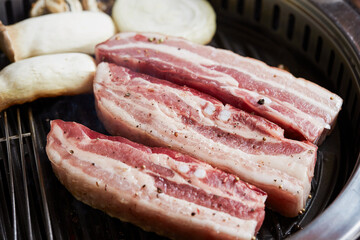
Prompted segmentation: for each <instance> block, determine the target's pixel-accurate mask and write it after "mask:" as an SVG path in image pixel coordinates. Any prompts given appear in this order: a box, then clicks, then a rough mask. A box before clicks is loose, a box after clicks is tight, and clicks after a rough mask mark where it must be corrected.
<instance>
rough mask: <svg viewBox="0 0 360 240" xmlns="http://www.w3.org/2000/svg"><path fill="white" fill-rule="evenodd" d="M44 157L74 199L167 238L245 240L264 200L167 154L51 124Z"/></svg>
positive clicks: (217, 172) (193, 163) (248, 189)
mask: <svg viewBox="0 0 360 240" xmlns="http://www.w3.org/2000/svg"><path fill="white" fill-rule="evenodd" d="M46 151H47V154H48V157H49V159H50V160H51V163H52V166H53V169H54V172H55V173H56V175H57V176H58V178H59V180H60V181H61V182H62V183H63V184H64V185H65V187H66V188H68V190H69V191H70V192H71V193H72V194H73V195H74V196H75V197H76V198H77V199H79V200H81V201H83V202H85V203H87V204H89V205H91V206H93V207H95V208H98V209H101V210H103V211H105V212H107V213H108V214H110V215H111V216H114V217H118V218H120V219H121V220H123V221H129V222H132V223H134V224H137V225H139V226H140V227H142V228H143V229H145V230H147V231H154V232H157V233H158V234H161V235H165V236H168V237H170V238H173V239H184V238H186V237H188V238H191V239H251V238H252V237H253V236H254V235H255V234H256V232H257V231H258V229H259V228H260V226H261V224H262V222H263V219H264V216H265V211H264V208H265V205H264V202H265V199H266V193H264V192H263V191H262V190H260V189H258V188H256V187H254V186H251V185H249V184H247V183H244V182H242V181H240V180H239V179H238V178H237V177H236V176H234V175H232V174H228V173H225V172H223V171H221V170H219V169H215V168H213V167H211V166H210V165H208V164H206V163H203V162H200V161H198V160H196V159H194V158H192V157H190V156H186V155H183V154H180V153H178V152H175V151H173V150H169V149H166V148H149V147H146V146H143V145H140V144H137V143H134V142H131V141H129V140H127V139H124V138H122V137H111V136H105V135H102V134H99V133H97V132H94V131H91V130H90V129H88V128H86V127H85V126H83V125H81V124H78V123H74V122H64V121H61V120H54V121H52V122H51V131H50V133H49V134H48V139H47V146H46Z"/></svg>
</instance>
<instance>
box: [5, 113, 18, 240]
mask: <svg viewBox="0 0 360 240" xmlns="http://www.w3.org/2000/svg"><path fill="white" fill-rule="evenodd" d="M4 124H5V138H6V150H7V157H8V159H7V160H8V171H9V178H10V183H9V184H10V186H9V189H10V199H11V213H12V227H13V232H12V234H13V238H12V239H18V236H17V218H16V199H15V188H14V168H13V159H12V155H11V148H10V138H9V124H8V117H7V112H6V111H5V112H4Z"/></svg>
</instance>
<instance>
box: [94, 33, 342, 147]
mask: <svg viewBox="0 0 360 240" xmlns="http://www.w3.org/2000/svg"><path fill="white" fill-rule="evenodd" d="M96 58H97V61H98V62H99V61H109V62H114V63H116V64H118V65H122V66H125V67H128V68H130V69H132V70H136V71H140V72H142V73H146V74H150V75H153V76H155V77H159V78H161V79H166V80H169V81H172V82H175V83H177V84H180V85H187V86H189V87H192V88H195V89H198V90H199V91H202V92H205V93H207V94H210V95H212V96H214V97H216V98H217V99H220V100H221V101H223V102H225V103H229V104H231V105H233V106H235V107H238V108H240V109H243V110H245V111H248V112H254V113H256V114H257V115H260V116H263V117H265V118H267V119H269V120H270V121H272V122H274V123H276V124H278V125H280V126H281V127H282V128H284V129H285V133H286V134H287V136H288V137H291V138H295V139H300V140H303V139H305V140H308V141H311V142H313V143H318V144H320V143H321V142H322V141H323V140H324V138H325V136H326V135H327V134H328V133H329V132H330V131H329V130H330V129H331V127H332V125H333V124H334V123H335V120H336V117H337V115H338V113H339V111H340V109H341V105H342V99H341V98H340V97H339V96H337V95H336V94H333V93H331V92H329V91H328V90H326V89H324V88H322V87H320V86H318V85H316V84H314V83H312V82H310V81H307V80H305V79H303V78H295V77H294V76H293V75H291V74H290V73H288V72H286V71H283V70H281V69H277V68H274V67H270V66H268V65H266V64H265V63H263V62H260V61H258V60H255V59H251V58H246V57H242V56H240V55H237V54H234V53H232V52H230V51H227V50H221V49H216V48H213V47H210V46H202V45H197V44H194V43H191V42H189V41H186V40H183V39H180V38H173V37H165V36H162V35H159V34H152V33H151V34H136V33H120V34H118V35H115V36H114V37H112V38H111V39H109V40H108V41H106V42H104V43H102V44H99V45H98V46H97V47H96Z"/></svg>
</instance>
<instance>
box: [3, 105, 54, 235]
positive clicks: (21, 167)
mask: <svg viewBox="0 0 360 240" xmlns="http://www.w3.org/2000/svg"><path fill="white" fill-rule="evenodd" d="M9 115H10V116H9ZM11 115H16V117H15V119H16V120H15V121H14V116H11ZM1 119H2V124H1V125H2V126H3V127H4V128H3V129H2V130H3V132H4V134H5V137H2V138H0V143H1V144H2V145H1V148H2V149H1V150H2V151H1V154H0V160H1V162H0V163H1V164H2V165H0V168H1V176H0V177H1V180H2V181H1V182H2V186H1V189H0V191H1V192H3V193H4V194H2V196H3V197H2V198H0V206H1V210H0V211H1V213H2V214H1V216H2V217H3V219H2V221H1V223H2V224H1V236H2V238H1V239H39V238H38V237H39V236H37V234H35V232H37V233H40V232H41V231H40V228H39V225H37V223H38V221H34V220H35V219H45V231H46V233H47V239H52V235H53V234H52V230H51V223H50V217H49V210H48V205H47V199H46V193H45V188H44V179H43V177H42V169H41V163H40V158H39V156H38V152H39V148H38V145H37V137H36V136H37V133H36V130H35V125H34V119H33V114H32V110H31V108H29V110H28V116H27V118H24V117H22V116H21V113H20V109H19V108H16V109H11V110H10V111H4V112H3V113H2V114H1ZM23 119H27V120H28V121H29V122H28V124H29V126H30V131H24V128H25V124H26V123H24V120H23ZM4 145H5V148H4ZM5 149H6V150H5ZM34 164H35V168H34ZM34 170H35V171H34ZM34 185H36V186H37V187H35V188H34V187H33V186H34ZM6 192H8V194H6ZM6 196H9V199H6ZM38 196H41V198H40V199H39V197H38ZM39 200H41V202H42V204H41V206H42V209H39V208H38V206H36V205H37V204H36V203H37V202H39ZM39 205H40V204H39Z"/></svg>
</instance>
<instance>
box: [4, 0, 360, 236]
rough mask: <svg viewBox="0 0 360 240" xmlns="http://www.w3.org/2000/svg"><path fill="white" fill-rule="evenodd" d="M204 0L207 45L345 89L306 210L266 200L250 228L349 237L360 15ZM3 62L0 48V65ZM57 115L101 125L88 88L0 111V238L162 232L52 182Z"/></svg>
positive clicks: (268, 2)
mask: <svg viewBox="0 0 360 240" xmlns="http://www.w3.org/2000/svg"><path fill="white" fill-rule="evenodd" d="M210 2H211V3H212V5H213V6H214V9H215V10H216V12H217V20H218V29H217V32H216V35H215V37H214V39H213V41H212V42H211V45H213V46H216V47H220V48H227V49H230V50H232V51H234V52H237V53H239V54H241V55H245V56H250V57H254V58H257V59H260V60H262V61H264V62H266V63H268V64H269V65H272V66H279V65H282V66H283V67H284V68H285V69H287V70H289V71H290V72H291V73H293V74H294V75H295V76H297V77H304V78H307V79H309V80H311V81H314V82H316V83H318V84H320V85H322V86H324V87H325V88H327V89H329V90H330V91H333V92H336V93H337V94H339V95H340V96H341V97H342V98H343V99H344V105H343V110H342V111H341V112H340V115H339V117H338V121H337V125H336V127H335V129H334V130H333V132H332V134H331V135H330V136H329V137H328V138H327V140H326V141H325V142H324V143H323V144H322V145H321V146H320V147H319V151H318V160H317V164H316V168H315V177H314V179H313V181H312V192H311V195H312V199H310V200H309V202H308V204H307V207H306V211H305V213H304V214H303V215H300V216H298V217H296V218H284V217H282V216H280V215H278V214H276V213H274V212H272V211H270V210H267V212H266V218H265V221H264V224H263V226H262V228H261V229H260V231H259V233H258V235H257V238H258V239H284V238H289V237H290V238H291V239H330V238H331V239H335V238H336V239H340V238H343V239H351V238H353V239H355V238H356V237H357V236H359V232H360V226H359V225H360V216H357V214H356V212H359V211H360V204H359V203H360V193H359V192H358V189H360V170H359V162H360V160H359V159H358V155H359V150H360V148H359V145H360V144H359V142H360V127H359V125H360V124H359V121H360V87H359V82H360V77H359V76H360V45H359V43H360V31H359V30H358V29H357V27H356V26H360V17H359V15H358V14H357V13H356V12H355V11H354V10H353V9H352V8H351V7H350V5H348V4H347V3H346V2H343V1H340V0H339V1H325V0H316V1H315V0H312V1H295V0H284V1H280V0H262V1H261V0H238V1H231V0H212V1H210ZM30 5H31V2H30V1H28V0H23V1H21V0H0V20H1V21H3V23H5V24H11V23H14V22H17V21H19V20H22V19H24V18H26V17H27V16H28V14H27V13H28V12H29V9H30ZM344 12H346V13H344ZM356 37H357V39H356ZM7 64H9V62H8V61H7V60H6V59H5V56H4V55H3V54H1V55H0V69H1V68H3V67H4V66H6V65H7ZM56 118H60V119H63V120H67V121H76V122H79V123H82V124H84V125H86V126H88V127H90V128H91V129H93V130H96V131H99V132H102V133H106V131H105V129H104V128H103V126H102V124H101V123H100V122H99V120H98V118H97V116H96V112H95V108H94V98H93V96H92V95H79V96H73V97H58V98H52V99H39V100H37V101H35V102H33V103H28V104H24V105H21V106H14V107H12V108H9V109H7V110H5V111H3V112H2V113H0V239H164V238H162V237H159V236H157V235H156V234H153V233H147V232H144V231H142V230H141V229H139V228H138V227H136V226H134V225H132V224H129V223H124V222H121V221H119V220H117V219H114V218H111V217H109V216H107V215H106V214H104V213H102V212H100V211H98V210H95V209H92V208H91V207H89V206H87V205H85V204H83V203H81V202H79V201H77V200H76V199H74V197H72V195H71V194H70V193H68V192H67V190H66V189H65V188H64V187H63V186H62V185H61V184H60V183H59V182H58V180H57V179H56V177H55V175H54V174H53V172H52V169H51V166H50V162H49V161H48V159H47V156H46V153H45V145H46V135H47V133H48V132H49V127H50V126H49V121H50V120H51V119H56ZM335 221H336V224H335Z"/></svg>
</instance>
